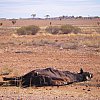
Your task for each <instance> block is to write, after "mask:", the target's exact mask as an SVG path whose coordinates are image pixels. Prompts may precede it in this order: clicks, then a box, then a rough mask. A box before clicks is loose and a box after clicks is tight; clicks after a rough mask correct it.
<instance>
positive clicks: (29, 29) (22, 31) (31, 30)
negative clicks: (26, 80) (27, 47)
mask: <svg viewBox="0 0 100 100" xmlns="http://www.w3.org/2000/svg"><path fill="white" fill-rule="evenodd" d="M39 30H40V28H39V27H38V26H34V25H30V26H26V27H21V28H19V29H18V30H17V34H18V35H35V34H36V33H37V32H38V31H39Z"/></svg>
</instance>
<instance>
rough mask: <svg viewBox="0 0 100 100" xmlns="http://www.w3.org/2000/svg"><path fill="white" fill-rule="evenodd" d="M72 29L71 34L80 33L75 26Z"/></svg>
mask: <svg viewBox="0 0 100 100" xmlns="http://www.w3.org/2000/svg"><path fill="white" fill-rule="evenodd" d="M73 28H74V29H73V33H75V34H77V33H80V32H81V29H80V28H78V27H76V26H74V27H73Z"/></svg>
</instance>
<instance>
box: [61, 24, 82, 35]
mask: <svg viewBox="0 0 100 100" xmlns="http://www.w3.org/2000/svg"><path fill="white" fill-rule="evenodd" d="M61 32H62V33H63V34H68V33H72V32H73V33H79V32H80V28H78V27H75V26H72V25H69V24H67V25H63V26H61Z"/></svg>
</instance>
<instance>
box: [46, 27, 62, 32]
mask: <svg viewBox="0 0 100 100" xmlns="http://www.w3.org/2000/svg"><path fill="white" fill-rule="evenodd" d="M45 30H46V32H48V33H51V34H58V33H59V31H60V28H59V27H57V26H49V27H47V28H46V29H45Z"/></svg>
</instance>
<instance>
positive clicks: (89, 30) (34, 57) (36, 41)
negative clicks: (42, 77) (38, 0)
mask: <svg viewBox="0 0 100 100" xmlns="http://www.w3.org/2000/svg"><path fill="white" fill-rule="evenodd" d="M97 21H100V19H94V20H93V19H92V20H90V19H85V20H80V19H76V20H75V19H71V20H69V19H67V20H62V21H59V20H17V22H16V24H15V25H12V23H11V21H9V20H2V23H3V25H2V26H0V81H1V82H2V76H4V75H5V74H9V75H8V76H17V75H18V76H20V75H23V74H25V73H27V72H29V71H31V70H33V69H36V68H46V67H54V68H57V69H60V70H70V71H72V72H79V69H80V68H83V69H84V70H85V71H89V72H91V73H93V75H94V77H93V79H92V80H91V81H89V82H82V83H75V84H72V85H68V86H61V87H29V88H26V89H25V88H24V89H23V88H20V87H10V86H8V87H6V86H3V87H2V86H1V87H0V100H47V99H48V100H100V34H99V32H97V31H96V29H98V28H99V27H100V26H98V25H97ZM0 22H1V20H0ZM50 22H52V25H53V26H54V25H58V26H59V25H64V24H66V23H67V24H72V25H75V26H79V27H80V28H81V29H82V33H79V34H73V33H71V34H61V35H51V34H49V33H47V32H46V31H45V28H46V27H47V26H49V23H50ZM33 24H34V25H38V26H40V28H41V30H40V31H39V32H38V33H37V34H36V35H20V36H19V35H17V34H16V29H17V28H19V27H21V26H27V25H33Z"/></svg>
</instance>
